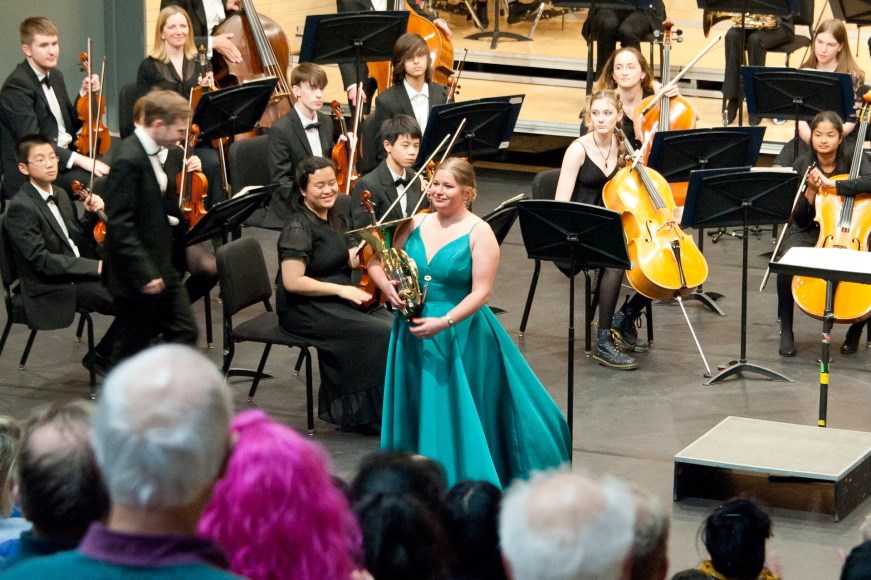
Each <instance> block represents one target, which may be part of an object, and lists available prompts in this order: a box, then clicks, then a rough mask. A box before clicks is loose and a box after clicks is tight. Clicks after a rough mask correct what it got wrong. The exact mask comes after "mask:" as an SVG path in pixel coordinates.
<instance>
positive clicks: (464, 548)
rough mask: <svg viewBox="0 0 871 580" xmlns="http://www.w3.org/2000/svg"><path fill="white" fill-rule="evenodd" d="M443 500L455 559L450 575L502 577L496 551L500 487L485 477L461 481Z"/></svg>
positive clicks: (485, 579) (496, 579)
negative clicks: (477, 479)
mask: <svg viewBox="0 0 871 580" xmlns="http://www.w3.org/2000/svg"><path fill="white" fill-rule="evenodd" d="M445 502H446V504H447V509H448V536H449V537H450V540H451V550H452V552H453V559H454V567H453V574H452V577H453V578H455V579H461V578H468V579H472V578H475V579H478V580H502V579H504V578H505V570H504V568H503V566H502V557H501V555H500V552H499V505H500V504H501V502H502V491H501V490H500V489H499V488H498V487H496V486H495V485H493V484H492V483H489V482H487V481H468V480H467V481H461V482H459V483H457V484H456V485H455V486H454V487H452V488H451V490H450V491H449V492H448V495H447V498H445Z"/></svg>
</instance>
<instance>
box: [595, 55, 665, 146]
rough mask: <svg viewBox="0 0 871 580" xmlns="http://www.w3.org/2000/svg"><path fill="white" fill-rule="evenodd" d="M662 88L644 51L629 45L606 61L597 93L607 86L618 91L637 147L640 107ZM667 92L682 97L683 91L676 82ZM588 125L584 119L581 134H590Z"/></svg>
mask: <svg viewBox="0 0 871 580" xmlns="http://www.w3.org/2000/svg"><path fill="white" fill-rule="evenodd" d="M661 88H662V85H661V84H660V83H659V82H658V81H657V80H655V79H654V78H653V71H651V70H650V65H649V64H647V60H645V58H644V56H643V55H642V54H641V51H639V50H638V49H637V48H635V47H632V46H625V47H623V48H621V49H619V50H616V51H615V52H614V53H613V54H612V55H611V57H610V58H609V59H608V61H607V62H606V63H605V68H604V69H603V70H602V74H600V75H599V78H598V79H597V80H596V84H595V85H593V93H598V92H600V91H604V90H610V91H614V92H615V93H617V95H618V96H619V97H620V102H621V103H622V104H623V132H624V133H625V134H626V138H627V139H629V141H630V143H631V144H632V146H633V147H635V148H636V149H637V148H638V146H640V145H641V144H640V143H638V142H637V140H636V138H635V134H636V133H635V121H636V115H635V112H636V109H637V108H638V104H639V103H641V101H642V100H643V99H644V98H646V97H651V96H653V95H654V94H656V92H657V91H659V90H660V89H661ZM666 96H668V97H678V96H680V91H678V89H677V87H676V86H675V87H674V88H673V89H671V90H669V92H668V93H667V94H666ZM587 129H588V127H587V123H586V122H584V123H581V135H584V134H586V133H587ZM639 134H640V131H639Z"/></svg>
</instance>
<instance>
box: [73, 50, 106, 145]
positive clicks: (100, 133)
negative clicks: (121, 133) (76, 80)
mask: <svg viewBox="0 0 871 580" xmlns="http://www.w3.org/2000/svg"><path fill="white" fill-rule="evenodd" d="M90 55H91V39H90V38H89V39H88V51H87V52H83V53H81V54H79V67H80V68H81V70H82V72H84V73H85V74H86V75H87V76H88V79H90V78H91V74H92V72H91V56H90ZM105 70H106V59H105V58H104V59H103V71H102V72H101V74H100V78H101V79H102V78H104V76H105V75H104V74H103V73H104V72H105ZM76 113H77V114H78V116H79V120H80V121H81V122H82V130H81V132H80V133H79V135H78V137H77V138H76V150H77V151H78V152H79V153H81V154H82V155H86V156H88V157H91V158H95V157H97V156H99V155H104V154H105V153H106V152H107V151H109V146H110V145H111V144H112V137H111V136H110V135H109V128H108V127H106V125H105V124H104V123H103V117H105V115H106V100H105V99H103V93H102V91H101V92H99V93H98V92H94V91H92V90H91V89H90V86H89V87H88V94H87V96H86V98H84V99H79V100H78V102H77V103H76Z"/></svg>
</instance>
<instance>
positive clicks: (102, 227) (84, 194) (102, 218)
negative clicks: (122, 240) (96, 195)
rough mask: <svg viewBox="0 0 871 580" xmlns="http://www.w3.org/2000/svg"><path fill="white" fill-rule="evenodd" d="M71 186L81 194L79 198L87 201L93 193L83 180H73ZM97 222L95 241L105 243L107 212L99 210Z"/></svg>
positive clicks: (75, 191)
mask: <svg viewBox="0 0 871 580" xmlns="http://www.w3.org/2000/svg"><path fill="white" fill-rule="evenodd" d="M70 188H72V190H73V193H75V194H76V195H77V196H79V199H81V200H82V201H86V200H87V199H88V198H89V197H91V195H92V193H93V192H92V191H91V190H90V189H88V188H87V187H85V186H84V185H82V182H81V181H73V182H72V183H71V184H70ZM97 218H99V219H98V220H97V224H96V225H95V226H94V241H95V242H97V243H98V244H100V245H101V246H102V245H103V242H105V241H106V222H107V221H108V220H107V219H106V212H104V211H103V210H100V211H98V212H97Z"/></svg>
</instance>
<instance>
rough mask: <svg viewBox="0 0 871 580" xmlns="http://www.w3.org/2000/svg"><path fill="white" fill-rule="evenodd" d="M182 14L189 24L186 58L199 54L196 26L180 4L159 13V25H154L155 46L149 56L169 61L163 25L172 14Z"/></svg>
mask: <svg viewBox="0 0 871 580" xmlns="http://www.w3.org/2000/svg"><path fill="white" fill-rule="evenodd" d="M176 14H181V15H183V16H184V19H185V22H187V25H188V37H187V40H186V41H185V43H184V55H185V57H186V58H193V57H195V56H196V55H197V47H196V46H195V45H194V36H193V34H194V27H193V24H191V17H190V16H188V13H187V12H185V11H184V10H183V9H181V8H179V7H178V6H167V7H166V8H164V9H163V10H161V11H160V14H158V15H157V25H156V26H155V27H154V46H153V47H152V49H151V52H149V53H148V56H150V57H151V58H153V59H154V60H159V61H160V62H169V55H168V54H167V52H166V41H165V40H164V39H163V36H162V34H163V27H164V26H166V21H167V20H169V17H170V16H175V15H176Z"/></svg>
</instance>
